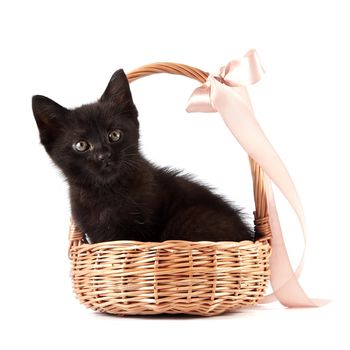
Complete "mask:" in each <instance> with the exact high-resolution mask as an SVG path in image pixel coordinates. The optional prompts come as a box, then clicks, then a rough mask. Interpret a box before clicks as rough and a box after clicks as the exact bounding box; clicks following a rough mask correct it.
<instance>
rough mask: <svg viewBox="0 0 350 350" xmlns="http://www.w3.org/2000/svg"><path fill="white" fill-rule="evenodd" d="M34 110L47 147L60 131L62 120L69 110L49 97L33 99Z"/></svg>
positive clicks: (42, 139) (37, 96) (42, 138)
mask: <svg viewBox="0 0 350 350" xmlns="http://www.w3.org/2000/svg"><path fill="white" fill-rule="evenodd" d="M32 108H33V114H34V117H35V121H36V124H37V125H38V129H39V132H40V138H41V142H42V144H43V145H47V144H48V143H49V142H50V141H52V138H53V137H54V136H55V135H56V134H57V132H58V131H59V129H60V128H59V126H60V124H61V121H62V119H63V118H64V116H65V114H66V113H67V112H68V110H67V109H66V108H64V107H62V106H61V105H59V104H58V103H56V102H55V101H53V100H51V99H49V98H48V97H45V96H41V95H35V96H33V97H32Z"/></svg>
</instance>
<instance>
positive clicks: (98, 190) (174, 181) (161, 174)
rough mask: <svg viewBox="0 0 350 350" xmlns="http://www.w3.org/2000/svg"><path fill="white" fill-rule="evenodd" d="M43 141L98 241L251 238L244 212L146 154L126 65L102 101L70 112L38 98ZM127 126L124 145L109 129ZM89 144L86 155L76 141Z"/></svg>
mask: <svg viewBox="0 0 350 350" xmlns="http://www.w3.org/2000/svg"><path fill="white" fill-rule="evenodd" d="M32 106H33V113H34V116H35V120H36V122H37V125H38V128H39V131H40V139H41V143H42V144H43V145H44V147H45V149H46V151H47V153H48V154H49V156H50V157H51V158H52V160H53V161H54V162H55V164H56V165H57V166H58V167H59V168H60V169H61V170H62V172H63V173H64V175H65V177H66V178H67V180H68V183H69V189H70V202H71V210H72V216H73V218H74V221H75V222H76V224H77V226H78V227H79V229H80V230H81V231H82V232H84V233H86V234H87V235H88V237H89V239H90V241H91V242H93V243H97V242H103V241H112V240H138V241H163V240H167V239H180V240H190V241H200V240H209V241H241V240H247V239H248V240H252V239H253V233H252V230H251V229H250V228H249V227H248V226H247V224H246V223H245V222H244V221H243V220H242V216H241V214H240V212H239V210H238V209H236V208H234V207H233V206H231V205H229V204H228V203H227V202H226V201H224V200H223V199H222V198H221V197H219V196H217V195H215V194H214V193H213V192H212V191H211V190H210V189H208V188H207V187H206V186H204V185H201V184H199V183H198V182H196V181H194V180H193V179H191V178H190V177H189V176H185V175H181V174H180V173H179V172H178V171H174V170H171V169H168V168H160V167H157V166H155V165H153V164H152V163H150V162H149V161H147V160H146V159H145V158H144V157H143V156H142V154H141V153H140V151H139V123H138V119H137V117H138V113H137V109H136V107H135V105H134V103H133V100H132V96H131V92H130V87H129V83H128V81H127V78H126V76H125V74H124V72H123V71H122V70H118V71H117V72H115V73H114V75H113V76H112V78H111V80H110V82H109V84H108V86H107V88H106V90H105V92H104V93H103V95H102V97H101V98H100V99H99V100H98V101H97V102H95V103H91V104H87V105H83V106H81V107H79V108H76V109H72V110H69V109H66V108H64V107H62V106H60V105H59V104H57V103H56V102H54V101H52V100H50V99H48V98H47V97H44V96H38V95H37V96H34V97H33V100H32ZM113 130H121V131H122V137H121V139H120V140H119V141H117V142H112V141H111V140H110V139H109V136H108V135H109V133H110V132H111V131H113ZM80 140H84V141H87V142H88V143H89V144H90V145H91V147H90V148H89V149H88V150H87V151H85V152H78V151H77V150H76V146H74V145H75V144H76V142H78V141H80Z"/></svg>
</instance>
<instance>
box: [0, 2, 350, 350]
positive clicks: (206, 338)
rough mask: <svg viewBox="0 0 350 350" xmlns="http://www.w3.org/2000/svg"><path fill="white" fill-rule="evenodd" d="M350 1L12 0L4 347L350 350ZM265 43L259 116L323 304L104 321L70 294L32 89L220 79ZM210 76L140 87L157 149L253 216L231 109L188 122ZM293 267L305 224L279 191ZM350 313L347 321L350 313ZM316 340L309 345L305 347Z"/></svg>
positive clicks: (148, 147) (3, 68)
mask: <svg viewBox="0 0 350 350" xmlns="http://www.w3.org/2000/svg"><path fill="white" fill-rule="evenodd" d="M346 5H347V2H346V1H343V2H342V1H335V0H332V1H295V0H294V1H255V2H253V1H247V0H244V1H220V0H215V1H201V2H199V1H198V2H195V1H192V2H190V1H186V2H184V3H183V4H182V3H181V2H180V1H177V2H175V1H174V2H166V1H151V0H148V1H142V2H141V1H140V2H136V1H110V2H108V1H95V2H93V1H84V2H83V1H62V0H61V1H57V2H53V1H11V2H10V1H7V2H5V1H2V2H1V4H0V36H1V41H0V45H1V47H0V50H1V54H0V60H1V64H0V89H1V95H0V96H1V104H0V113H1V116H0V133H1V137H0V142H1V146H0V151H1V158H0V164H1V183H0V186H1V197H0V198H1V210H0V213H1V235H0V239H1V254H0V259H1V261H0V262H1V265H0V268H1V274H0V293H1V299H0V300H1V308H0V318H1V323H2V326H0V333H1V334H0V348H1V349H62V348H68V349H69V348H75V349H80V348H81V349H93V348H99V349H104V348H106V349H107V348H108V349H112V348H130V349H137V348H143V349H148V348H149V349H179V348H186V349H191V348H196V349H239V348H244V349H258V348H259V349H280V348H283V349H295V348H317V347H320V346H322V348H330V347H331V346H332V348H337V349H345V348H349V345H350V344H349V343H350V342H349V338H348V337H347V336H346V332H347V329H348V326H346V323H347V322H348V321H347V318H348V314H349V311H350V310H349V298H348V295H349V283H348V280H349V268H348V267H349V253H348V252H349V244H350V240H349V236H350V232H349V202H348V199H349V195H350V191H349V184H348V182H349V175H350V174H349V167H348V160H349V155H348V152H349V149H350V148H349V136H348V135H349V131H350V130H349V118H350V113H349V112H350V108H349V97H348V96H349V88H348V86H349V84H348V82H349V78H350V71H349V68H348V66H349V62H350V51H349V32H350V25H349V23H350V22H349V10H348V9H347V7H346ZM251 48H256V49H257V51H258V53H259V55H260V58H261V60H262V62H263V65H264V67H265V70H266V72H267V74H266V75H265V77H264V79H263V80H262V81H261V82H260V83H259V84H257V85H255V86H252V87H251V89H250V91H251V96H252V100H253V103H254V107H255V111H256V114H257V118H258V120H259V121H260V123H261V125H262V127H263V129H264V131H265V133H266V134H267V136H268V137H269V139H270V141H271V142H272V144H273V145H274V146H275V148H276V149H277V151H278V152H279V154H280V155H281V157H282V159H283V160H284V162H285V163H286V165H287V167H288V168H289V170H290V173H291V175H292V177H293V179H294V182H295V184H296V186H297V188H298V190H299V193H300V196H301V198H302V201H303V203H304V209H305V212H306V217H307V222H308V228H309V230H308V231H309V236H308V237H309V240H308V247H309V249H308V252H307V259H306V268H305V270H304V273H303V275H302V278H301V282H302V283H303V286H304V287H305V289H306V291H307V292H308V293H309V294H310V295H312V296H315V297H324V298H328V299H332V303H331V304H329V305H327V306H326V307H323V308H319V309H285V308H283V307H282V306H280V305H279V304H274V305H267V306H259V307H256V308H253V309H250V310H241V311H239V312H237V313H232V314H227V315H223V316H219V317H215V318H193V317H162V316H159V317H158V316H157V317H126V318H118V317H111V316H104V315H99V314H96V313H94V312H92V311H89V310H87V309H85V308H84V307H83V306H81V305H79V303H78V301H77V300H76V299H75V298H74V296H73V293H72V290H71V282H70V278H69V260H68V259H67V230H68V222H69V204H68V198H67V188H66V184H65V183H64V181H63V179H62V177H60V175H59V173H58V171H57V170H56V169H55V168H54V167H53V165H52V164H51V162H50V160H49V159H48V157H47V155H46V154H45V152H44V150H43V149H42V147H41V146H40V145H39V139H38V133H37V129H36V125H35V122H34V118H33V116H32V112H31V96H32V95H34V94H43V95H47V96H49V97H51V98H53V99H54V100H56V101H57V102H59V103H61V104H63V105H65V106H66V107H74V106H78V105H80V104H82V103H87V102H90V101H93V100H95V99H97V98H98V97H99V96H100V94H101V93H102V92H103V90H104V88H105V86H106V84H107V82H108V79H109V78H110V76H111V74H112V73H113V72H114V71H115V70H116V69H118V68H120V67H123V68H124V69H125V71H129V70H131V69H134V68H136V67H138V66H140V65H143V64H146V63H151V62H154V61H174V62H182V63H187V64H190V65H194V66H198V67H200V68H202V69H204V70H207V71H210V72H215V71H216V70H217V69H218V68H219V67H220V66H222V65H224V64H226V63H227V62H228V61H229V60H231V59H233V58H237V57H240V56H242V55H243V54H244V53H245V52H246V51H247V50H248V49H251ZM196 86H197V83H196V82H194V81H190V80H188V79H185V78H182V77H173V76H164V75H162V76H153V77H149V78H147V79H143V80H141V81H138V82H135V83H134V84H133V85H132V91H133V94H134V100H135V103H136V104H137V106H138V108H139V112H140V123H141V128H142V140H143V145H144V152H145V154H146V155H147V157H148V158H150V159H152V160H153V161H155V162H157V163H158V164H161V165H173V166H175V167H180V168H184V169H186V170H187V171H189V172H192V173H195V174H197V175H198V177H199V178H201V179H202V180H204V181H206V182H208V183H210V184H212V185H213V186H215V187H216V188H217V189H218V191H220V192H221V193H225V195H226V196H227V197H228V198H230V199H232V200H234V201H236V202H237V204H239V205H241V206H243V207H245V208H246V209H247V211H249V212H251V211H252V209H253V204H252V191H251V180H250V178H249V169H248V162H247V160H246V156H245V154H244V153H243V151H242V150H241V149H240V148H239V146H237V144H236V142H235V140H234V139H233V138H232V137H231V136H230V134H229V132H228V131H227V130H226V128H225V127H224V124H223V123H222V121H221V120H220V119H219V116H218V115H200V114H198V115H187V114H186V113H185V111H184V108H185V105H186V102H187V99H188V97H189V96H190V94H191V92H192V90H193V89H194V88H195V87H196ZM279 203H280V214H281V217H282V219H283V227H284V230H285V235H286V240H287V243H288V247H289V250H290V255H291V259H292V261H293V264H294V266H295V265H296V263H297V261H298V259H299V258H300V255H301V249H302V244H301V241H302V240H301V232H300V230H299V227H298V226H297V223H296V221H295V219H294V218H293V216H292V213H291V212H290V210H289V208H288V207H287V206H286V205H285V203H284V201H283V200H281V199H280V200H279ZM344 316H345V321H343V319H344ZM303 343H304V344H305V346H303V345H302V344H303Z"/></svg>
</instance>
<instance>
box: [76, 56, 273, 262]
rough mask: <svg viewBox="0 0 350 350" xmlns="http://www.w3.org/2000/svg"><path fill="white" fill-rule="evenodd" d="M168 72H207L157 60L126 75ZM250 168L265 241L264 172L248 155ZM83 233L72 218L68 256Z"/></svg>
mask: <svg viewBox="0 0 350 350" xmlns="http://www.w3.org/2000/svg"><path fill="white" fill-rule="evenodd" d="M159 73H168V74H175V75H183V76H185V77H188V78H191V79H194V80H197V81H198V82H200V83H204V82H205V81H206V80H207V78H208V76H209V74H208V73H206V72H204V71H202V70H201V69H198V68H195V67H191V66H188V65H186V64H181V63H172V62H159V63H152V64H148V65H145V66H142V67H139V68H137V69H135V70H133V71H131V72H129V73H128V75H127V77H128V80H129V82H130V83H131V82H133V81H135V80H137V79H140V78H142V77H146V76H148V75H152V74H159ZM249 162H250V168H251V173H252V178H253V190H254V201H255V212H254V217H255V220H254V225H255V231H256V233H257V234H258V237H259V241H266V240H270V239H271V228H270V224H269V220H268V211H267V200H266V189H265V183H264V172H263V170H262V168H261V167H260V166H259V164H258V163H256V161H255V160H254V159H252V158H250V157H249ZM82 239H83V234H82V233H81V232H79V230H78V229H77V227H76V225H75V224H74V222H73V220H72V221H71V225H70V230H69V241H70V244H69V256H70V251H71V248H72V247H73V246H76V245H80V244H81V243H82Z"/></svg>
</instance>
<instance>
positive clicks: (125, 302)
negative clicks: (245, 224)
mask: <svg viewBox="0 0 350 350" xmlns="http://www.w3.org/2000/svg"><path fill="white" fill-rule="evenodd" d="M155 73H170V74H179V75H184V76H187V77H189V78H192V79H195V80H198V81H199V82H201V83H203V82H205V81H206V79H207V77H208V74H207V73H205V72H203V71H201V70H199V69H197V68H193V67H190V66H187V65H183V64H174V63H155V64H151V65H147V66H143V67H141V68H139V69H136V70H134V71H132V72H131V73H129V74H128V79H129V81H130V82H132V81H134V80H136V79H138V78H141V77H144V76H147V75H150V74H155ZM250 165H251V170H252V177H253V187H254V200H255V207H256V211H255V212H254V215H255V221H254V223H255V229H256V231H258V232H259V233H260V234H261V236H262V238H261V239H260V240H259V241H256V242H252V241H243V242H187V241H165V242H146V243H145V242H136V241H114V242H104V243H97V244H84V243H83V242H82V237H83V235H82V233H81V232H79V231H78V230H77V229H76V227H75V225H74V222H72V224H71V227H70V236H69V240H70V246H69V256H70V258H71V262H72V267H71V276H72V279H73V286H74V290H75V293H76V295H77V297H78V298H79V300H80V302H81V303H83V304H84V305H86V306H87V307H89V308H92V309H94V310H96V311H100V312H106V313H111V314H117V315H136V314H139V315H141V314H143V315H145V314H159V313H168V314H178V313H182V314H193V315H203V316H212V315H218V314H221V313H223V312H225V311H229V310H233V309H236V308H239V307H242V306H247V305H253V304H256V303H257V302H258V301H259V300H260V299H261V298H262V296H263V294H264V292H265V289H266V285H267V282H268V280H269V275H270V269H269V258H270V255H271V247H270V238H271V230H270V226H269V221H268V217H267V204H266V194H265V187H264V174H263V171H262V169H261V168H260V166H259V165H258V164H257V163H256V162H255V161H254V160H252V159H250Z"/></svg>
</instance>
